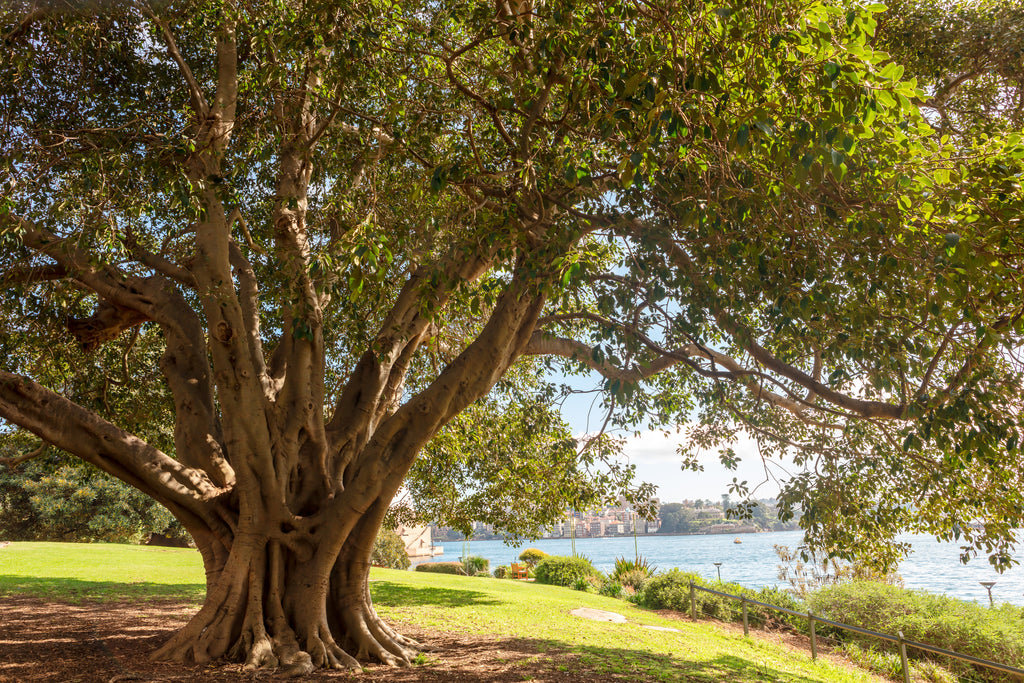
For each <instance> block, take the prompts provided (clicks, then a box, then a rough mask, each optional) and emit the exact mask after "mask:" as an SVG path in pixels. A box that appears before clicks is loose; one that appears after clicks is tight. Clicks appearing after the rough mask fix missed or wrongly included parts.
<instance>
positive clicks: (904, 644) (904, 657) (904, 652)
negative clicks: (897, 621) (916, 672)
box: [896, 631, 910, 683]
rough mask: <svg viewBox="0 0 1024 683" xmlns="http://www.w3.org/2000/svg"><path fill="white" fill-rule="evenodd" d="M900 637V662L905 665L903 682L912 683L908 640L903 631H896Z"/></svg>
mask: <svg viewBox="0 0 1024 683" xmlns="http://www.w3.org/2000/svg"><path fill="white" fill-rule="evenodd" d="M896 634H897V635H898V636H899V637H900V664H901V665H902V666H903V683H910V667H909V666H908V665H907V641H906V639H905V638H904V637H903V631H896Z"/></svg>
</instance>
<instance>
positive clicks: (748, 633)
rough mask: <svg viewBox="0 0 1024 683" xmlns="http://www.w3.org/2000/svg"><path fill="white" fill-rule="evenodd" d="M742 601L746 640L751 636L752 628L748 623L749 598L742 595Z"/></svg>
mask: <svg viewBox="0 0 1024 683" xmlns="http://www.w3.org/2000/svg"><path fill="white" fill-rule="evenodd" d="M740 601H741V602H742V603H743V637H744V638H746V637H747V636H749V635H750V626H749V625H748V623H747V596H745V595H741V596H740Z"/></svg>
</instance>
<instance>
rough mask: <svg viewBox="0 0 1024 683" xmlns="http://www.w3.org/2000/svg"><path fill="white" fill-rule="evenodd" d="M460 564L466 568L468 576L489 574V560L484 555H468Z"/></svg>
mask: <svg viewBox="0 0 1024 683" xmlns="http://www.w3.org/2000/svg"><path fill="white" fill-rule="evenodd" d="M462 565H463V566H464V567H465V568H466V573H467V574H469V575H470V576H479V575H480V574H486V575H487V576H490V575H491V561H490V560H488V559H487V558H486V557H477V556H476V555H470V556H469V557H467V558H465V559H464V560H462Z"/></svg>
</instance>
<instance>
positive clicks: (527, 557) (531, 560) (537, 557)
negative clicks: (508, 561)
mask: <svg viewBox="0 0 1024 683" xmlns="http://www.w3.org/2000/svg"><path fill="white" fill-rule="evenodd" d="M545 557H548V553H546V552H544V551H543V550H540V549H539V548H526V549H525V550H523V552H521V553H519V561H520V562H525V563H526V564H527V565H528V566H530V567H536V566H537V563H538V562H540V561H541V560H543V559H544V558H545Z"/></svg>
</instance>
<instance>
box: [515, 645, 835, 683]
mask: <svg viewBox="0 0 1024 683" xmlns="http://www.w3.org/2000/svg"><path fill="white" fill-rule="evenodd" d="M520 644H521V645H522V646H524V647H529V648H531V649H536V650H537V651H538V652H540V653H542V655H543V657H544V658H545V659H548V660H549V661H550V662H551V663H552V666H554V667H556V668H562V667H564V664H565V663H566V661H567V660H574V661H573V664H572V669H571V670H573V671H574V673H575V674H577V675H579V674H581V673H583V672H586V673H587V675H588V676H590V677H591V678H592V679H594V680H608V679H617V680H631V681H665V680H670V681H686V682H687V683H691V682H692V683H721V682H722V681H736V682H751V683H753V682H755V681H757V682H762V681H764V682H771V683H783V682H784V683H823V682H824V681H828V680H830V679H828V678H826V677H825V676H824V675H822V676H818V677H813V676H808V675H805V674H801V673H796V672H789V671H782V670H779V669H776V668H774V667H773V666H771V665H770V664H768V663H767V662H763V661H762V662H759V661H755V660H751V659H744V658H743V657H738V656H735V655H719V656H718V657H715V658H713V659H709V660H689V659H686V658H685V657H684V656H682V655H674V654H663V653H656V652H651V651H649V650H628V649H623V648H604V647H594V646H575V647H574V646H572V645H570V644H568V643H563V642H560V641H556V640H543V641H542V640H529V639H523V640H521V641H520ZM560 662H561V665H562V667H560Z"/></svg>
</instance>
